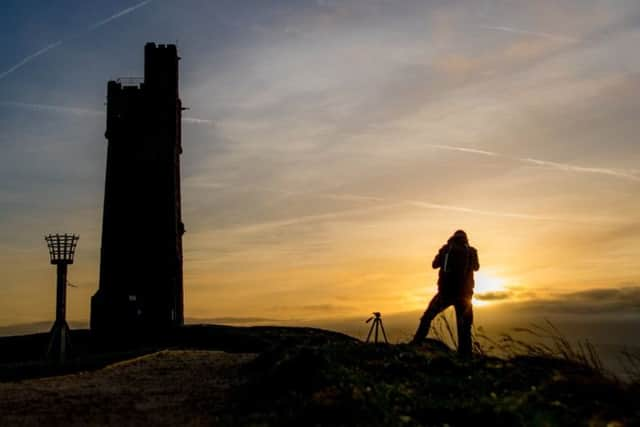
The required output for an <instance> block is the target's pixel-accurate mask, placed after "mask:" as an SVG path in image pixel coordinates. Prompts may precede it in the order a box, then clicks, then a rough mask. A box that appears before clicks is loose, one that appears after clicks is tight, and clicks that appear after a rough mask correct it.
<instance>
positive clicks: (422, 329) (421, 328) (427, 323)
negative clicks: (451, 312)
mask: <svg viewBox="0 0 640 427" xmlns="http://www.w3.org/2000/svg"><path fill="white" fill-rule="evenodd" d="M449 305H451V303H447V301H446V299H445V298H444V297H443V296H442V295H441V294H440V293H439V292H438V293H437V294H436V295H435V296H434V297H433V298H432V299H431V302H430V303H429V306H428V307H427V309H426V310H425V312H424V314H423V315H422V317H421V318H420V324H419V325H418V330H417V331H416V333H415V335H414V336H413V340H412V341H411V343H412V344H419V343H421V342H422V341H423V340H424V339H425V338H426V337H427V334H428V333H429V328H431V321H432V320H433V319H435V317H436V316H437V315H438V314H439V313H440V312H442V311H443V310H444V309H445V308H447V307H448V306H449Z"/></svg>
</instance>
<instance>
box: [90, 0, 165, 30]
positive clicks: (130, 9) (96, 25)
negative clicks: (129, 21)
mask: <svg viewBox="0 0 640 427" xmlns="http://www.w3.org/2000/svg"><path fill="white" fill-rule="evenodd" d="M152 1H153V0H145V1H142V2H140V3H138V4H134V5H133V6H131V7H128V8H126V9H123V10H121V11H120V12H117V13H114V14H113V15H111V16H109V17H108V18H105V19H103V20H101V21H98V22H96V23H94V24H91V25H90V26H89V31H93V30H96V29H98V28H100V27H102V26H104V25H106V24H108V23H109V22H111V21H114V20H116V19H118V18H120V17H122V16H125V15H128V14H130V13H131V12H133V11H134V10H136V9H140V8H141V7H143V6H146V5H148V4H149V3H151V2H152Z"/></svg>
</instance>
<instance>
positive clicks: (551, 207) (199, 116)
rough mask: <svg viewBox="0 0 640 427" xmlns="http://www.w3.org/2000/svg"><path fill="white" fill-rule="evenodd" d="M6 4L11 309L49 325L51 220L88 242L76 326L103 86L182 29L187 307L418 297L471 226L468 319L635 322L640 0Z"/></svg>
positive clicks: (1, 86)
mask: <svg viewBox="0 0 640 427" xmlns="http://www.w3.org/2000/svg"><path fill="white" fill-rule="evenodd" d="M2 7H3V10H4V12H5V13H3V14H2V16H1V17H0V23H1V26H0V28H1V29H0V33H1V34H2V40H3V44H2V46H3V55H2V56H1V57H0V129H2V132H0V144H1V146H2V149H3V156H2V157H0V194H1V195H2V196H1V197H0V212H2V214H1V216H0V271H1V272H2V282H1V283H0V326H4V325H12V324H19V323H30V322H37V321H44V320H47V319H52V318H53V314H54V302H55V286H54V283H55V272H54V271H55V270H54V268H53V267H52V266H51V265H49V263H48V255H47V250H46V247H45V243H44V241H43V235H44V234H46V233H51V232H53V233H55V232H74V233H77V234H80V236H81V237H80V241H79V245H78V252H77V257H76V263H75V264H74V265H73V266H71V267H70V272H69V273H70V276H69V279H70V281H71V283H72V284H73V285H75V286H76V287H74V288H70V289H69V292H68V318H69V319H71V320H77V321H85V320H86V319H88V318H89V300H90V297H91V295H92V294H93V293H94V292H95V291H96V289H97V286H98V266H99V245H100V243H99V242H100V229H101V215H102V199H103V190H104V167H105V162H106V153H105V151H106V140H105V139H104V129H105V117H104V109H105V107H104V102H105V93H106V83H107V80H110V79H114V78H118V77H120V76H140V75H142V71H143V62H142V61H143V46H144V44H145V43H146V42H148V41H154V42H157V43H176V42H177V44H178V50H179V54H180V56H181V57H182V58H183V59H182V61H181V98H182V101H183V103H184V104H185V106H187V107H189V108H190V110H189V111H186V112H185V115H186V116H187V117H185V119H184V121H183V147H184V154H183V156H182V173H183V181H182V183H183V185H182V192H183V217H184V222H185V225H186V229H187V232H186V234H185V236H184V273H185V276H184V283H185V315H186V317H189V318H225V317H226V318H230V317H235V318H267V319H281V320H289V321H291V320H295V321H300V322H304V321H308V320H313V319H344V318H350V317H357V316H363V317H366V314H367V313H369V312H371V311H372V310H374V309H375V310H379V311H382V312H383V313H403V312H412V311H417V310H423V309H424V308H425V306H426V304H427V302H428V300H429V298H430V297H431V295H432V294H433V293H434V292H435V282H436V277H437V273H436V272H435V271H433V270H431V268H430V263H431V260H432V258H433V256H434V255H435V253H436V251H437V249H438V248H439V247H440V246H441V245H442V244H443V243H444V242H445V241H446V239H447V238H448V237H449V236H450V235H451V233H452V232H453V231H454V230H455V229H458V228H463V229H465V230H466V231H467V232H468V233H469V236H470V240H471V244H472V245H473V246H475V247H476V248H478V251H479V256H480V264H481V270H480V273H479V274H478V276H477V297H476V302H477V305H478V306H479V309H480V311H479V312H483V310H484V312H487V313H488V312H490V313H492V314H491V316H497V317H501V316H503V317H504V318H505V319H506V318H508V317H509V316H510V315H512V314H513V311H514V310H515V311H527V312H529V313H534V314H535V315H539V314H543V313H550V314H562V315H568V316H571V318H572V319H574V320H575V319H578V320H580V319H584V320H585V322H586V321H587V320H589V321H591V320H593V319H594V318H598V317H600V318H611V319H618V320H620V321H624V320H629V321H633V322H638V321H639V320H640V267H639V263H638V261H637V260H638V259H639V258H640V244H639V243H638V242H639V238H640V222H639V220H638V212H639V211H640V210H639V209H640V197H639V196H640V169H638V166H637V165H638V164H640V150H638V148H637V147H638V145H637V144H638V143H637V140H636V139H637V135H638V134H639V133H640V121H639V120H637V116H638V113H639V111H640V55H637V54H636V52H635V50H636V49H637V45H638V43H639V42H640V4H638V3H637V2H634V1H612V0H597V1H596V0H588V1H584V0H574V1H566V2H562V4H557V2H551V1H540V2H527V1H524V0H509V1H493V0H487V1H484V2H477V1H471V0H466V1H447V2H445V1H419V0H407V1H400V0H399V1H389V0H316V1H260V2H257V1H249V2H242V4H239V2H234V1H217V2H209V1H205V0H188V1H185V2H172V1H169V0H146V1H142V2H136V1H129V0H127V1H125V0H117V1H111V2H108V3H106V2H99V1H83V2H81V1H71V0H62V1H60V2H56V3H55V4H52V3H51V2H44V1H35V0H33V1H17V0H8V1H6V2H5V3H4V4H3V6H2ZM489 309H490V310H489ZM487 310H489V311H487ZM480 320H482V319H480ZM486 320H487V321H490V320H491V319H490V318H489V317H486Z"/></svg>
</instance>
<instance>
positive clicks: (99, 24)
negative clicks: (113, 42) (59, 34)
mask: <svg viewBox="0 0 640 427" xmlns="http://www.w3.org/2000/svg"><path fill="white" fill-rule="evenodd" d="M152 1H153V0H145V1H143V2H140V3H137V4H135V5H133V6H131V7H128V8H126V9H123V10H121V11H120V12H118V13H116V14H114V15H111V16H110V17H108V18H106V19H102V20H100V21H98V22H96V23H94V24H91V25H90V26H89V28H88V30H89V31H93V30H96V29H98V28H100V27H102V26H103V25H106V24H108V23H109V22H111V21H113V20H116V19H118V18H120V17H122V16H124V15H128V14H129V13H131V12H133V11H134V10H136V9H139V8H141V7H142V6H146V5H147V4H149V3H151V2H152ZM79 36H80V33H78V34H75V35H73V36H70V37H67V38H66V39H60V40H58V41H55V42H53V43H50V44H48V45H47V46H45V47H43V48H42V49H40V50H38V51H37V52H34V53H32V54H31V55H28V56H26V57H24V58H23V59H22V60H20V61H19V62H18V63H16V64H15V65H13V66H11V67H10V68H9V69H7V70H5V71H3V72H2V73H0V80H2V79H4V78H5V77H6V76H8V75H9V74H11V73H13V72H14V71H16V70H18V69H20V68H22V67H24V66H25V65H27V64H28V63H29V62H31V61H33V60H34V59H36V58H37V57H39V56H41V55H44V54H45V53H47V52H49V51H50V50H52V49H55V48H57V47H60V46H61V45H62V44H63V43H64V42H65V41H68V40H72V39H74V38H76V37H79Z"/></svg>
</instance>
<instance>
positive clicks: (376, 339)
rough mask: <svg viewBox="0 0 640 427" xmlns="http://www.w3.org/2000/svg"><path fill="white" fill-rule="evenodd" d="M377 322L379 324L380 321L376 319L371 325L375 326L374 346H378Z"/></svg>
mask: <svg viewBox="0 0 640 427" xmlns="http://www.w3.org/2000/svg"><path fill="white" fill-rule="evenodd" d="M379 322H380V321H379V320H378V319H375V320H374V321H373V323H374V324H375V325H376V338H375V343H376V344H378V323H379Z"/></svg>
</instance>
